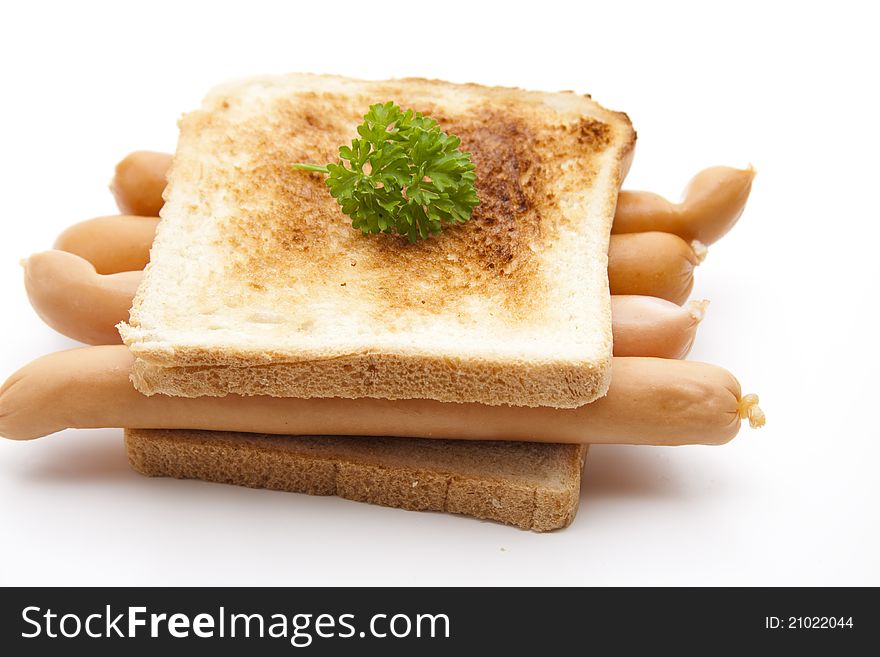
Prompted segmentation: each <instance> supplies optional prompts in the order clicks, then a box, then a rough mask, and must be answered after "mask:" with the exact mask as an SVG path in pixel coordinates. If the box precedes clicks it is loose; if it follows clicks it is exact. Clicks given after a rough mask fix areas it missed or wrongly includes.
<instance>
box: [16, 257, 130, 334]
mask: <svg viewBox="0 0 880 657" xmlns="http://www.w3.org/2000/svg"><path fill="white" fill-rule="evenodd" d="M22 264H23V266H24V286H25V289H26V290H27V294H28V298H29V299H30V302H31V305H32V306H33V307H34V310H36V311H37V315H39V316H40V318H41V319H42V320H43V321H44V322H46V324H48V325H49V326H51V327H52V328H54V329H55V330H56V331H58V332H59V333H61V334H63V335H66V336H67V337H69V338H73V339H74V340H79V341H80V342H85V343H87V344H118V343H119V342H121V340H120V338H119V332H118V331H117V330H116V324H118V323H119V322H120V321H122V320H123V319H127V318H128V311H129V309H130V308H131V303H132V299H133V298H134V294H135V292H136V291H137V286H138V285H139V284H140V280H141V277H142V276H143V272H140V271H129V272H121V273H118V274H112V275H106V276H105V275H101V274H98V273H97V272H96V271H95V268H94V267H93V266H92V264H91V263H90V262H89V261H88V260H84V259H83V258H80V257H79V256H76V255H73V254H72V253H65V252H64V251H45V252H43V253H37V254H35V255H32V256H31V257H30V258H28V259H27V260H26V261H24V262H23V263H22Z"/></svg>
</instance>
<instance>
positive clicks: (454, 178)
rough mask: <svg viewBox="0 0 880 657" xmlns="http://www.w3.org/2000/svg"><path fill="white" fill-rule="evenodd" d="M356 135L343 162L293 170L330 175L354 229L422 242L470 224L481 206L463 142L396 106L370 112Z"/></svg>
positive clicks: (374, 107)
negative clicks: (451, 227)
mask: <svg viewBox="0 0 880 657" xmlns="http://www.w3.org/2000/svg"><path fill="white" fill-rule="evenodd" d="M357 133H358V135H359V137H357V138H355V139H352V140H351V146H350V147H349V146H340V148H339V158H340V161H339V162H338V163H335V164H334V163H331V164H328V165H326V166H320V165H315V164H299V163H298V164H294V165H293V166H294V167H295V168H297V169H302V170H304V171H318V172H321V173H327V174H329V176H328V178H327V181H326V182H327V186H328V187H329V188H330V194H331V195H332V196H333V198H335V199H336V200H337V202H338V203H339V206H340V207H341V208H342V211H343V212H344V213H345V214H346V215H348V216H349V217H351V225H352V227H353V228H357V229H358V230H360V231H361V232H363V233H364V235H368V234H371V233H399V234H401V235H406V236H407V238H408V239H409V241H410V242H416V241H418V240H420V239H427V238H428V237H429V236H430V235H432V234H435V233H439V232H440V231H441V230H442V228H443V227H444V225H448V224H463V223H466V222H467V221H468V220H470V218H471V213H472V211H473V209H474V208H475V207H476V206H477V205H479V204H480V200H479V199H478V198H477V190H476V187H475V185H474V183H475V180H476V176H475V174H474V165H473V163H472V162H471V154H470V153H463V152H462V151H461V150H460V148H459V147H460V146H461V140H460V139H459V138H458V137H456V136H455V135H447V134H446V133H445V132H443V131H442V130H441V129H440V127H439V126H438V125H437V122H436V121H435V120H434V119H432V118H430V117H426V116H423V115H422V114H420V113H418V112H413V111H412V110H406V111H403V110H401V109H400V107H398V106H397V105H395V104H394V103H393V102H392V101H388V102H387V103H384V104H381V103H379V104H376V105H371V106H370V111H369V112H367V113H366V114H365V115H364V122H363V123H362V124H361V125H359V126H358V128H357Z"/></svg>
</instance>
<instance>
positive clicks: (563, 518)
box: [125, 429, 587, 532]
mask: <svg viewBox="0 0 880 657" xmlns="http://www.w3.org/2000/svg"><path fill="white" fill-rule="evenodd" d="M125 444H126V449H127V452H128V458H129V463H130V464H131V466H132V468H134V469H135V470H136V471H137V472H140V473H141V474H144V475H147V476H154V477H156V476H166V477H176V478H184V479H202V480H205V481H213V482H219V483H227V484H235V485H239V486H248V487H251V488H269V489H273V490H282V491H288V492H296V493H307V494H310V495H336V496H339V497H343V498H346V499H350V500H355V501H358V502H368V503H371V504H380V505H382V506H391V507H397V508H401V509H407V510H411V511H443V512H447V513H457V514H463V515H467V516H472V517H475V518H482V519H488V520H494V521H497V522H502V523H506V524H509V525H514V526H516V527H520V528H522V529H531V530H533V531H538V532H543V531H551V530H554V529H561V528H563V527H567V526H568V525H569V524H571V521H572V520H573V519H574V517H575V514H576V513H577V509H578V501H579V498H580V480H581V470H582V468H583V463H584V459H585V458H586V453H587V446H586V445H560V444H552V443H541V444H537V443H516V442H495V441H483V442H475V441H455V440H419V439H410V438H355V437H338V436H269V435H264V434H245V433H233V432H214V431H189V430H165V429H126V431H125Z"/></svg>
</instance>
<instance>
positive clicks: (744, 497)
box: [0, 0, 880, 585]
mask: <svg viewBox="0 0 880 657" xmlns="http://www.w3.org/2000/svg"><path fill="white" fill-rule="evenodd" d="M398 4H399V5H400V6H401V7H404V6H405V9H401V10H397V9H395V8H394V7H395V6H396V5H394V4H391V5H389V4H387V3H384V4H382V3H380V4H379V5H375V3H366V2H365V3H344V2H339V1H338V0H336V1H334V2H332V3H331V2H324V1H320V0H314V1H313V2H308V3H299V2H297V3H293V2H287V3H281V2H278V3H261V2H254V1H253V0H251V1H249V2H243V3H241V4H239V5H230V4H227V3H219V2H211V3H208V2H204V3H196V2H192V3H182V2H174V3H165V2H150V3H146V2H137V3H122V2H114V3H106V4H100V5H98V4H93V3H83V2H76V3H64V4H61V3H58V4H56V5H46V4H43V3H37V2H29V3H17V5H18V7H17V8H15V9H12V10H10V9H8V8H6V7H8V6H9V5H8V4H6V5H4V9H3V10H2V12H3V13H2V16H0V26H2V27H0V62H2V70H3V80H2V84H3V86H2V89H3V92H2V98H3V99H2V103H0V144H2V157H0V181H2V189H3V193H2V199H3V204H4V206H3V209H4V212H3V217H2V229H3V233H2V240H0V301H2V309H3V311H2V312H3V322H2V338H3V339H2V341H0V345H2V346H0V379H3V378H5V377H6V376H7V375H9V374H11V373H12V372H13V371H14V370H15V369H17V368H18V367H19V366H21V365H23V364H24V363H25V362H27V361H28V360H30V359H32V358H34V357H37V356H39V355H41V354H43V353H46V352H49V351H53V350H58V349H62V348H67V347H70V346H73V343H71V342H70V341H68V340H66V339H64V338H62V337H60V336H58V335H56V334H55V333H54V332H53V331H52V330H50V329H49V328H47V327H45V326H43V325H42V324H41V322H40V321H39V320H38V319H37V318H36V316H35V315H34V313H33V312H32V311H31V309H30V307H29V305H28V302H27V299H26V297H25V294H24V290H23V287H22V284H21V278H22V276H21V269H20V268H19V265H18V261H19V259H20V258H22V257H25V256H27V255H28V254H29V253H31V252H34V251H39V250H42V249H46V248H49V246H50V245H51V244H52V242H53V240H54V238H55V236H56V235H57V234H58V233H59V232H60V231H61V230H62V229H63V228H64V227H65V226H67V225H68V224H70V223H73V222H76V221H80V220H83V219H86V218H90V217H93V216H98V215H102V214H112V213H114V212H115V206H114V204H113V201H112V199H111V197H110V194H109V193H108V191H107V183H108V180H109V178H110V176H111V173H112V167H113V165H114V163H115V162H116V161H117V160H119V159H120V158H121V157H123V156H124V155H125V154H126V153H127V152H128V151H130V150H133V149H140V148H147V149H154V150H173V148H174V145H175V140H176V125H175V121H176V119H177V117H178V116H179V115H180V114H181V113H182V112H184V111H186V110H189V109H193V108H195V107H196V106H197V105H198V103H199V101H200V98H201V96H202V95H203V94H204V92H205V91H206V90H207V89H208V88H210V87H211V86H212V85H213V84H215V83H217V82H220V81H223V80H225V79H228V78H234V77H240V76H244V75H249V74H263V73H275V72H285V71H312V72H332V73H342V74H347V75H352V76H358V77H366V78H382V77H389V76H404V75H418V76H425V77H438V78H445V79H450V80H453V81H461V82H465V81H475V82H480V83H486V84H500V85H515V86H521V87H527V88H536V89H545V90H550V91H553V90H559V89H574V90H577V91H579V92H589V93H591V94H592V95H593V97H594V98H595V99H596V100H598V101H599V102H600V103H602V104H604V105H606V106H608V107H611V108H613V109H619V110H624V111H626V112H627V113H628V114H629V115H630V117H631V118H632V121H633V123H634V125H635V126H636V129H637V130H638V132H639V145H638V148H637V155H636V159H635V163H634V166H633V168H632V171H631V173H630V176H629V178H628V180H627V183H626V186H627V187H629V188H640V189H651V190H654V191H657V192H660V193H662V194H664V195H668V196H671V197H674V198H677V197H678V195H679V193H680V191H681V189H682V188H683V186H684V184H685V183H686V181H687V180H688V179H689V178H690V177H691V175H692V174H694V173H695V172H696V171H698V170H699V169H701V168H703V167H705V166H708V165H712V164H730V165H736V166H744V165H746V164H748V163H750V162H751V163H753V164H754V165H755V166H756V167H757V169H758V177H757V179H756V181H755V185H754V191H753V194H752V198H751V200H750V202H749V206H748V208H747V210H746V213H745V215H744V216H743V218H742V220H741V222H740V224H739V225H738V226H737V227H736V228H735V230H734V231H733V232H732V233H731V234H730V235H728V236H727V237H726V238H725V239H724V240H723V241H722V242H720V243H718V244H716V245H715V246H714V247H713V248H712V249H711V252H710V254H709V259H708V260H707V261H706V262H705V264H704V265H703V266H701V267H700V269H699V271H698V275H697V283H696V288H695V290H694V296H695V297H698V298H699V297H706V298H709V299H711V300H712V306H711V307H710V312H709V315H708V318H707V319H706V321H705V323H704V324H703V326H702V327H701V331H700V335H699V337H698V343H697V345H696V348H695V350H694V353H693V355H692V357H693V358H696V359H700V360H706V361H711V362H713V363H717V364H719V365H722V366H725V367H727V368H729V369H730V370H732V371H733V372H734V373H735V374H736V375H737V376H738V377H739V378H740V380H741V382H742V384H743V388H744V390H745V391H754V392H758V393H760V395H761V399H762V402H763V406H764V408H765V410H766V412H767V416H768V425H767V428H766V429H764V430H762V431H761V432H754V431H749V430H748V429H747V428H744V429H743V431H742V433H741V434H740V436H739V437H738V438H737V439H736V440H734V441H733V442H732V443H730V444H729V445H727V446H724V447H719V448H708V447H688V448H684V447H682V448H652V447H617V446H600V447H595V448H594V449H593V450H592V451H591V454H590V456H589V458H588V461H587V466H586V471H585V475H584V485H583V490H582V498H581V510H580V513H579V515H578V517H577V519H576V521H575V522H574V524H573V525H572V526H571V527H570V528H569V529H567V530H564V531H561V532H556V533H553V534H548V535H538V534H533V533H529V532H524V531H520V530H516V529H511V528H509V527H505V526H501V525H496V524H492V523H486V522H479V521H476V520H472V519H467V518H460V517H453V516H447V515H442V514H434V513H431V514H418V513H410V512H404V511H400V510H394V509H384V508H378V507H372V506H367V505H362V504H356V503H353V502H347V501H344V500H339V499H334V498H314V497H306V496H299V495H292V494H286V493H277V492H267V491H257V490H247V489H239V488H234V487H227V486H221V485H214V484H206V483H202V482H185V481H172V480H157V479H146V478H142V477H140V476H139V475H137V474H134V473H133V472H132V471H130V470H129V469H128V466H127V464H126V459H125V453H124V450H123V446H122V439H121V432H120V431H119V430H115V429H107V430H95V431H66V432H64V433H62V434H59V435H55V436H52V437H50V438H46V439H42V440H38V441H34V442H27V443H13V442H7V441H0V532H2V540H0V583H2V584H73V583H77V584H120V585H127V584H154V585H165V584H291V585H293V584H412V585H420V584H697V585H700V584H734V585H738V584H771V585H777V584H820V585H825V584H847V585H854V584H855V585H858V584H874V585H877V584H880V565H878V561H880V559H878V554H880V528H878V517H880V513H878V501H880V486H878V479H880V477H878V474H877V472H878V468H880V430H878V419H877V417H878V415H877V405H878V398H877V397H878V386H877V379H878V376H877V367H878V365H880V358H878V347H877V343H878V335H877V333H878V330H877V325H876V319H877V283H878V278H880V265H878V260H880V258H878V252H880V230H878V221H880V212H878V209H877V208H878V200H877V193H876V189H877V185H878V177H880V167H878V165H877V152H878V147H880V140H878V128H877V124H878V120H877V115H878V110H880V107H878V103H877V98H878V94H877V84H878V83H877V75H876V64H877V62H878V61H880V53H878V50H877V47H876V46H874V45H871V42H872V41H873V42H874V43H876V29H875V28H876V22H875V21H874V20H872V18H871V16H870V15H869V14H868V12H869V11H870V10H869V9H861V10H860V9H859V7H860V6H861V7H870V3H851V4H849V3H843V2H836V3H833V4H831V5H826V4H822V5H818V4H817V5H813V4H810V3H790V4H788V3H782V2H780V3H769V2H762V3H751V2H737V3H734V4H731V3H723V4H718V5H714V6H713V5H710V4H709V3H694V4H688V5H684V4H680V3H669V2H664V3H645V4H636V5H626V6H624V5H622V4H621V3H613V2H607V1H606V2H602V3H599V4H598V5H597V6H593V7H590V6H589V5H587V4H586V3H577V2H571V3H555V2H548V1H547V0H542V1H541V2H528V3H519V4H518V3H513V2H507V3H503V4H491V3H482V2H475V1H473V0H471V1H469V2H451V1H449V0H443V1H442V2H426V3H410V2H407V3H398ZM375 7H382V9H377V8H375ZM612 7H613V9H612Z"/></svg>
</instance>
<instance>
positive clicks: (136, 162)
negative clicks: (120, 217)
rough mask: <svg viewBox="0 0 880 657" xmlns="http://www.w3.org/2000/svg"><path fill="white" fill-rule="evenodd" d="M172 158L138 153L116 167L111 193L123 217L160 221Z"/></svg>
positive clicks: (143, 152) (144, 152)
mask: <svg viewBox="0 0 880 657" xmlns="http://www.w3.org/2000/svg"><path fill="white" fill-rule="evenodd" d="M170 166H171V156H170V155H169V154H167V153H155V152H153V151H135V152H134V153H131V154H130V155H128V156H126V158H125V159H124V160H122V161H121V162H120V163H119V164H117V165H116V172H115V174H114V176H113V180H111V181H110V191H111V192H113V196H114V197H115V198H116V205H117V207H119V211H120V212H122V214H133V215H141V216H145V217H158V216H159V210H161V209H162V206H163V205H164V204H165V202H164V201H163V200H162V192H164V191H165V174H167V173H168V168H169V167H170Z"/></svg>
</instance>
